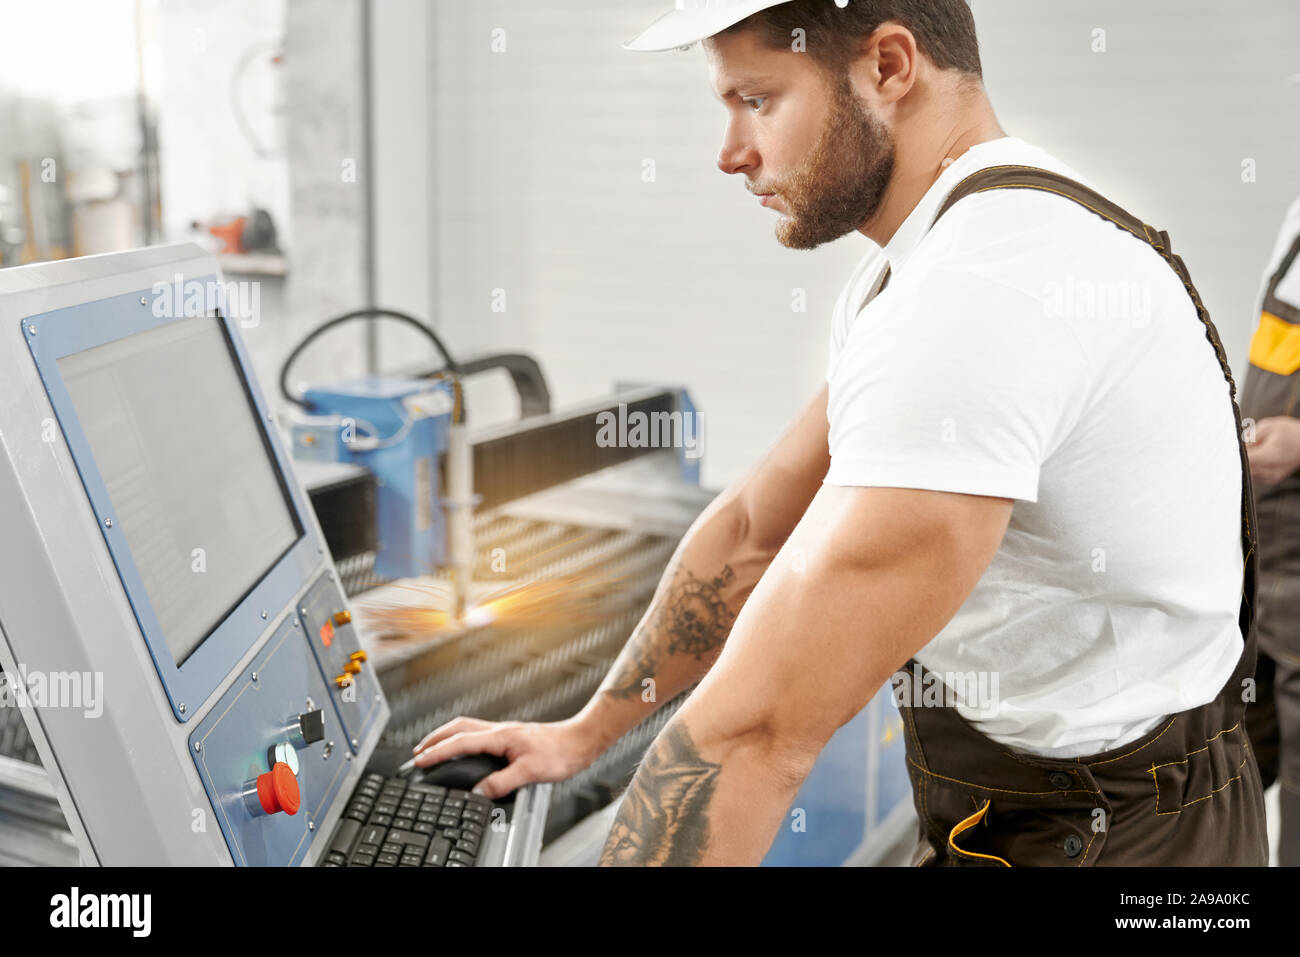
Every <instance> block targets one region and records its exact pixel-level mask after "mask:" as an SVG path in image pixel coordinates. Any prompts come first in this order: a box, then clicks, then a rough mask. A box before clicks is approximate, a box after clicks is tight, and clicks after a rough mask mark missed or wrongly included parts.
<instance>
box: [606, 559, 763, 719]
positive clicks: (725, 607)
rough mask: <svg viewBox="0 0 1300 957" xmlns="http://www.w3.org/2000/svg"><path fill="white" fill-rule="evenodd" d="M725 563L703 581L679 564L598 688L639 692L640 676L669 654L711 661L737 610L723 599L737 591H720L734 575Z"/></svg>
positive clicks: (626, 694) (624, 694)
mask: <svg viewBox="0 0 1300 957" xmlns="http://www.w3.org/2000/svg"><path fill="white" fill-rule="evenodd" d="M735 578H736V575H735V572H733V571H732V570H731V566H730V565H727V566H725V567H724V568H723V569H722V571H721V572H719V573H718V574H717V575H715V576H714V577H713V578H711V579H709V580H708V581H704V580H702V579H700V578H697V577H696V576H695V575H693V574H692V573H691V571H690V570H689V569H687V568H685V567H683V566H681V565H680V564H679V565H677V566H675V567H674V569H673V573H672V579H671V581H670V583H669V585H668V586H667V588H666V589H665V590H664V591H663V592H662V593H661V594H657V595H656V596H655V599H654V602H653V604H652V606H651V611H650V614H648V615H647V616H646V618H645V620H644V621H642V623H641V624H640V626H638V628H637V630H636V631H635V632H633V634H632V637H631V638H630V639H628V643H627V646H626V647H625V648H624V649H623V653H622V654H621V655H619V658H618V661H617V662H615V665H614V668H613V670H612V671H611V672H610V674H609V677H608V678H606V679H605V682H604V683H603V684H602V685H601V690H602V691H604V692H606V693H607V694H610V695H612V696H614V697H618V698H632V697H635V696H637V695H639V694H641V693H642V691H643V682H644V681H645V679H647V678H654V677H655V674H656V672H657V671H658V669H659V667H660V665H661V664H662V663H663V662H664V661H665V660H666V659H667V658H670V657H672V656H674V655H692V656H694V658H695V660H696V661H701V660H704V659H705V658H706V657H707V658H708V659H709V663H710V664H712V658H713V657H715V656H716V654H717V652H718V651H719V649H721V648H722V645H723V643H724V642H725V641H726V640H727V634H728V633H729V632H730V631H731V626H732V625H733V624H734V623H735V621H736V614H737V611H736V610H733V609H732V607H731V605H730V604H729V603H728V599H729V598H730V600H731V601H733V602H736V603H739V602H740V601H741V600H742V597H739V596H728V595H727V594H726V592H727V591H728V589H729V587H730V586H731V585H732V583H733V582H734V581H735Z"/></svg>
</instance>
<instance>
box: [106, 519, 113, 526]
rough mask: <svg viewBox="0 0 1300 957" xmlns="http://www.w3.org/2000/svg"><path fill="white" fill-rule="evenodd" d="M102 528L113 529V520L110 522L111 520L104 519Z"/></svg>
mask: <svg viewBox="0 0 1300 957" xmlns="http://www.w3.org/2000/svg"><path fill="white" fill-rule="evenodd" d="M104 527H105V528H112V527H113V520H112V519H111V518H106V519H104Z"/></svg>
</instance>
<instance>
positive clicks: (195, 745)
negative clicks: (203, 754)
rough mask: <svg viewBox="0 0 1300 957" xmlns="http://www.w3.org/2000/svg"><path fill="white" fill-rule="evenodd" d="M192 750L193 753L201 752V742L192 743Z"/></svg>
mask: <svg viewBox="0 0 1300 957" xmlns="http://www.w3.org/2000/svg"><path fill="white" fill-rule="evenodd" d="M194 750H195V751H202V750H203V742H202V741H195V742H194Z"/></svg>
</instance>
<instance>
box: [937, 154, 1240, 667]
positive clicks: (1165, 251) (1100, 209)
mask: <svg viewBox="0 0 1300 957" xmlns="http://www.w3.org/2000/svg"><path fill="white" fill-rule="evenodd" d="M995 189H1036V190H1039V191H1041V192H1045V193H1054V194H1055V195H1057V196H1061V197H1064V198H1065V199H1068V200H1070V201H1071V202H1074V203H1077V204H1079V205H1080V206H1082V207H1084V208H1085V209H1089V210H1091V211H1092V212H1094V213H1096V214H1097V215H1098V216H1100V217H1101V218H1102V219H1105V220H1107V221H1108V222H1110V223H1112V224H1114V225H1115V226H1116V227H1117V228H1119V229H1122V230H1124V231H1125V232H1126V233H1129V234H1130V235H1132V236H1134V237H1135V238H1137V239H1140V240H1142V241H1143V242H1145V243H1147V244H1148V245H1149V246H1151V248H1152V249H1154V250H1155V251H1156V252H1157V253H1159V254H1160V257H1161V258H1162V259H1164V261H1165V262H1166V263H1168V264H1169V266H1170V268H1171V269H1173V271H1174V272H1175V273H1176V274H1177V276H1178V278H1179V279H1180V280H1181V281H1182V284H1183V288H1184V289H1186V290H1187V294H1188V295H1189V296H1190V297H1191V300H1192V303H1193V304H1194V305H1195V306H1196V315H1197V317H1198V318H1199V319H1200V320H1201V323H1202V325H1204V326H1205V336H1206V338H1207V339H1208V340H1209V341H1210V344H1211V345H1212V346H1213V347H1214V354H1215V355H1216V356H1217V357H1218V360H1219V367H1220V368H1221V369H1222V370H1223V377H1224V378H1225V379H1226V380H1227V382H1228V388H1229V399H1230V401H1231V402H1232V414H1233V419H1234V421H1235V422H1236V426H1237V445H1238V449H1239V451H1240V455H1241V543H1242V555H1243V556H1244V559H1245V567H1244V570H1243V580H1242V590H1241V611H1240V614H1239V619H1238V620H1239V624H1240V627H1241V634H1242V638H1243V640H1244V641H1245V642H1246V646H1245V649H1244V651H1243V655H1242V661H1241V663H1240V664H1239V666H1238V669H1237V670H1238V673H1237V674H1234V675H1233V677H1232V678H1230V679H1229V681H1230V682H1234V683H1235V682H1240V681H1241V680H1242V679H1244V678H1246V677H1249V676H1250V675H1252V674H1254V671H1255V644H1254V641H1253V640H1252V639H1253V637H1254V635H1253V626H1254V620H1255V595H1256V589H1257V577H1258V573H1259V568H1258V566H1259V556H1258V538H1257V534H1256V522H1255V503H1254V496H1253V494H1252V489H1251V480H1250V460H1249V458H1248V456H1247V453H1246V444H1245V440H1244V438H1243V432H1244V430H1243V428H1242V420H1241V410H1240V408H1239V407H1238V405H1237V383H1236V381H1235V380H1234V379H1233V377H1232V370H1231V369H1230V368H1229V366H1228V357H1227V354H1226V353H1225V352H1224V349H1223V343H1222V341H1220V339H1219V333H1218V330H1217V329H1215V328H1214V323H1213V322H1211V321H1210V314H1209V311H1208V310H1207V309H1206V308H1205V304H1204V303H1203V302H1202V301H1201V297H1200V294H1199V293H1198V292H1197V291H1196V287H1195V286H1193V285H1192V280H1191V276H1190V275H1189V274H1188V271H1187V266H1186V265H1185V264H1184V263H1183V260H1182V257H1180V256H1176V255H1174V252H1173V250H1172V248H1171V247H1170V242H1169V234H1168V233H1166V232H1158V231H1157V230H1155V229H1153V228H1152V227H1151V226H1148V225H1147V224H1146V223H1144V222H1143V221H1142V220H1140V219H1138V218H1137V217H1136V216H1133V215H1131V214H1130V213H1128V212H1126V211H1125V210H1123V209H1121V208H1120V207H1119V206H1116V205H1115V204H1114V203H1112V202H1111V201H1110V200H1108V199H1106V198H1105V197H1104V196H1101V195H1100V194H1098V193H1096V192H1094V191H1093V190H1091V189H1089V188H1088V187H1086V186H1084V185H1083V184H1082V183H1078V182H1075V181H1074V180H1072V179H1070V178H1069V177H1066V176H1062V175H1060V174H1059V173H1053V172H1050V171H1048V170H1043V169H1037V168H1035V167H1031V166H993V167H990V168H988V169H983V170H980V171H978V172H976V173H973V174H972V175H970V176H968V177H966V179H964V180H962V181H961V182H960V183H958V184H957V186H956V188H955V189H953V191H952V193H950V194H949V196H948V198H947V200H946V201H945V202H944V204H943V206H942V207H941V208H940V209H939V212H938V213H937V214H936V215H935V218H934V219H935V222H938V220H939V219H940V217H942V216H943V215H944V213H946V212H948V210H950V209H952V207H953V206H955V205H956V204H957V203H959V202H961V201H962V200H963V199H965V198H966V197H967V196H973V195H975V194H977V193H986V192H989V191H990V190H995ZM931 226H933V223H931Z"/></svg>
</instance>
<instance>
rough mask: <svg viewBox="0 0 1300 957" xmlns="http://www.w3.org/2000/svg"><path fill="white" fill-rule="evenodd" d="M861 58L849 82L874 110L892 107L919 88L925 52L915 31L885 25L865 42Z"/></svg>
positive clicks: (863, 42)
mask: <svg viewBox="0 0 1300 957" xmlns="http://www.w3.org/2000/svg"><path fill="white" fill-rule="evenodd" d="M860 43H861V54H860V55H859V56H858V57H857V58H856V59H855V60H854V61H853V62H852V64H851V65H850V67H849V79H850V81H851V82H852V83H853V85H854V87H855V89H856V90H857V91H858V94H859V95H860V96H864V97H866V98H867V100H868V102H870V103H871V105H873V106H877V107H879V106H889V105H892V104H894V103H897V102H898V101H899V100H901V99H902V98H903V97H904V96H906V95H907V94H908V93H909V92H910V91H911V89H912V87H913V86H915V85H916V77H917V73H918V71H919V69H920V60H921V51H920V49H919V48H918V47H917V45H916V37H915V36H913V35H912V31H911V30H909V29H907V27H905V26H903V25H902V24H901V23H894V22H892V21H891V22H888V23H882V24H881V25H880V26H879V27H877V28H876V30H875V32H873V33H872V34H871V35H870V36H869V37H864V38H863V39H862V40H861V41H860Z"/></svg>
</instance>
